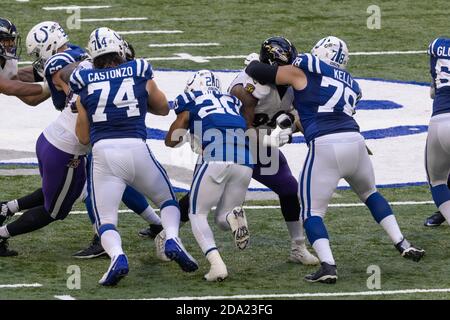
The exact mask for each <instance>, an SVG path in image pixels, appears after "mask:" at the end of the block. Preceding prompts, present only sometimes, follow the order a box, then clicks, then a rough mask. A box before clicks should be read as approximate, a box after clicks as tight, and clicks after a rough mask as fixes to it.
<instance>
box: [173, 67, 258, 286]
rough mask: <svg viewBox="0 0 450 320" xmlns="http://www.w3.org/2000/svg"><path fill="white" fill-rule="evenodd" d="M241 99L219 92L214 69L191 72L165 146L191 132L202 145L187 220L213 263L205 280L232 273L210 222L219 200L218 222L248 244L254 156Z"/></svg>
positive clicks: (243, 244) (239, 243) (239, 241)
mask: <svg viewBox="0 0 450 320" xmlns="http://www.w3.org/2000/svg"><path fill="white" fill-rule="evenodd" d="M241 105H242V104H241V102H240V101H239V99H237V98H236V97H234V96H232V95H229V94H223V93H222V92H221V85H220V81H219V79H218V78H217V77H216V76H215V75H214V73H212V72H211V71H209V70H200V71H198V72H196V73H194V74H193V75H192V76H191V77H190V78H189V80H188V82H187V86H186V88H185V90H184V93H182V94H180V95H179V96H178V97H177V98H176V99H175V104H174V110H175V113H176V114H177V118H176V120H175V121H174V122H173V123H172V125H171V126H170V129H169V131H168V133H167V135H166V139H165V142H166V145H167V146H169V147H176V146H177V145H179V144H180V143H183V137H186V136H187V137H190V135H191V134H192V135H194V138H189V139H188V140H192V139H197V141H198V144H199V147H200V148H201V150H202V151H201V154H202V156H201V163H200V164H199V165H197V168H196V171H195V174H194V178H193V181H192V185H191V191H190V193H191V197H190V205H189V220H190V221H191V226H192V232H193V234H194V236H195V239H196V240H197V243H198V244H199V246H200V248H201V249H202V251H203V253H204V255H205V256H206V258H207V259H208V261H209V263H210V270H209V272H208V273H207V274H205V276H204V279H206V280H207V281H222V280H224V279H225V278H226V277H227V276H228V271H227V267H226V265H225V263H224V262H223V260H222V258H221V256H220V253H219V249H218V248H217V246H216V243H215V240H214V235H213V232H212V230H211V228H210V226H209V224H208V214H209V212H210V211H211V209H212V207H213V206H217V207H216V210H215V221H216V223H217V224H218V226H219V227H220V228H221V229H223V230H230V229H231V230H232V232H233V235H234V239H235V243H236V246H237V247H238V248H239V249H245V247H246V246H247V243H248V238H249V232H248V226H247V219H246V217H245V212H244V209H243V208H242V204H243V202H244V200H245V194H246V192H247V189H248V185H249V183H250V180H251V176H252V160H251V155H250V151H249V145H248V142H246V137H245V130H246V127H247V126H246V123H245V120H244V118H243V117H242V116H241V115H240V113H239V109H240V107H241ZM181 129H184V130H181ZM186 129H188V130H189V133H186V134H182V135H181V134H179V132H180V131H179V130H181V131H183V133H185V131H186ZM177 131H178V132H177ZM176 133H178V138H176V137H175V134H176ZM211 135H213V136H214V137H212V136H211ZM200 145H201V146H200Z"/></svg>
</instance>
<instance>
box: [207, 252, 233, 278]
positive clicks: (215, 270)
mask: <svg viewBox="0 0 450 320" xmlns="http://www.w3.org/2000/svg"><path fill="white" fill-rule="evenodd" d="M206 258H207V259H208V261H209V263H210V264H211V267H210V268H209V272H208V273H207V274H205V275H204V276H203V279H205V280H206V281H219V282H221V281H223V280H225V278H226V277H228V271H227V266H226V265H225V263H224V262H223V260H222V257H221V256H220V254H219V251H218V250H213V251H210V252H209V253H208V255H207V256H206Z"/></svg>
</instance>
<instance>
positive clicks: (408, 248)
mask: <svg viewBox="0 0 450 320" xmlns="http://www.w3.org/2000/svg"><path fill="white" fill-rule="evenodd" d="M395 247H396V248H397V250H398V251H399V252H400V253H401V255H402V257H404V258H406V259H410V260H412V261H415V262H419V261H420V259H422V257H423V256H424V255H425V250H423V249H420V248H417V247H414V246H413V245H412V244H411V243H409V242H408V240H406V239H403V240H402V241H400V242H399V243H397V244H396V245H395Z"/></svg>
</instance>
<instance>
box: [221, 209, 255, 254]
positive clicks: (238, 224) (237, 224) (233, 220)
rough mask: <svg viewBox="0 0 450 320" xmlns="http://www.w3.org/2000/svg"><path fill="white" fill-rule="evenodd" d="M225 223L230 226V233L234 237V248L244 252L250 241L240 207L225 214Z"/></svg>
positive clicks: (245, 220) (243, 214)
mask: <svg viewBox="0 0 450 320" xmlns="http://www.w3.org/2000/svg"><path fill="white" fill-rule="evenodd" d="M227 222H228V224H229V225H230V228H231V231H232V232H233V235H234V242H235V243H236V246H237V247H238V248H239V249H241V250H244V249H245V248H246V247H247V245H248V241H249V239H250V233H249V231H248V224H247V218H246V217H245V212H244V209H243V208H242V207H236V208H234V209H233V211H231V212H230V213H229V214H227Z"/></svg>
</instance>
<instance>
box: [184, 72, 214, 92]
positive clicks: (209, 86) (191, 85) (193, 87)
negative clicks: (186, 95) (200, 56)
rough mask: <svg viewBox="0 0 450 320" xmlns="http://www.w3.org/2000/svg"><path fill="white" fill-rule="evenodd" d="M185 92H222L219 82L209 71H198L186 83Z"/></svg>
mask: <svg viewBox="0 0 450 320" xmlns="http://www.w3.org/2000/svg"><path fill="white" fill-rule="evenodd" d="M184 91H185V92H191V91H202V92H204V91H219V92H222V87H221V85H220V80H219V78H217V77H216V76H215V75H214V73H212V72H211V71H209V70H199V71H197V72H196V73H194V74H193V75H192V76H191V77H190V78H189V80H188V81H187V84H186V88H185V89H184Z"/></svg>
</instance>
